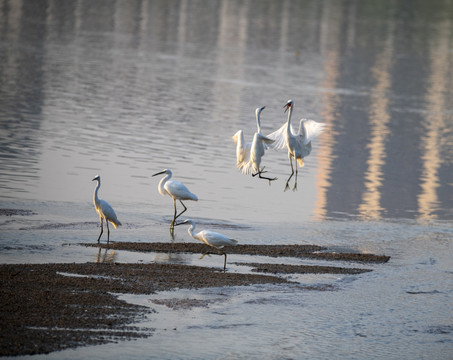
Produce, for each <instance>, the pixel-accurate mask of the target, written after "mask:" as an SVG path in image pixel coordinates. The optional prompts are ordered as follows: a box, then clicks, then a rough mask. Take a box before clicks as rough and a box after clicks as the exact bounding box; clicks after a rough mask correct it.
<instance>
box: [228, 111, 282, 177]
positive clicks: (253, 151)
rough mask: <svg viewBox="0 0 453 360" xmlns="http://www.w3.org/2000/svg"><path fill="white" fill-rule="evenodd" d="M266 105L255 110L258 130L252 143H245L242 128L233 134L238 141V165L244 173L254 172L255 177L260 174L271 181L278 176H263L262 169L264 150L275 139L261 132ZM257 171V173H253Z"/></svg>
mask: <svg viewBox="0 0 453 360" xmlns="http://www.w3.org/2000/svg"><path fill="white" fill-rule="evenodd" d="M265 108H266V107H265V106H263V107H260V108H257V109H256V110H255V117H256V127H257V132H256V133H255V134H254V136H253V141H252V142H251V143H247V144H244V135H243V132H242V130H239V131H238V132H237V133H236V134H234V136H233V140H234V141H235V143H236V165H237V167H238V168H239V169H240V170H241V171H242V173H243V174H252V176H253V177H255V176H256V175H258V176H259V177H260V178H261V179H265V180H269V184H270V182H271V181H274V180H277V178H269V177H266V176H262V174H263V173H264V172H265V171H264V167H263V168H261V169H260V164H261V158H262V157H263V156H264V151H265V150H266V149H267V144H272V143H273V142H274V140H272V139H269V138H267V137H266V136H264V135H262V134H261V121H260V115H261V111H263V110H264V109H265ZM253 172H255V173H253Z"/></svg>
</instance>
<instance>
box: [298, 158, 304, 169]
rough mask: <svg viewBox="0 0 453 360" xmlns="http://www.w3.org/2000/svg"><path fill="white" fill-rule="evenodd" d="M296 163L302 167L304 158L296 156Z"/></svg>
mask: <svg viewBox="0 0 453 360" xmlns="http://www.w3.org/2000/svg"><path fill="white" fill-rule="evenodd" d="M297 164H298V165H299V167H303V166H304V165H305V164H304V159H302V158H298V159H297Z"/></svg>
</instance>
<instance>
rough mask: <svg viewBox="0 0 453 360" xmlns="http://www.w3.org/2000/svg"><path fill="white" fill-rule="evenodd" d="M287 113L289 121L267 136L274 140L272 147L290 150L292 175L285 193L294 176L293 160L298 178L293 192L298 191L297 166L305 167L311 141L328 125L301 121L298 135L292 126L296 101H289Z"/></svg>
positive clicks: (287, 182)
mask: <svg viewBox="0 0 453 360" xmlns="http://www.w3.org/2000/svg"><path fill="white" fill-rule="evenodd" d="M284 108H285V112H286V111H287V110H289V111H288V120H287V121H286V123H285V124H283V125H282V126H281V127H280V129H278V130H276V131H274V132H273V133H271V134H269V135H267V137H268V138H270V139H272V140H274V143H273V144H271V145H270V146H271V147H272V148H274V149H276V150H279V149H284V148H285V147H286V148H287V149H288V158H289V163H290V165H291V175H290V176H289V178H288V180H287V181H286V186H285V191H286V190H288V189H289V181H290V180H291V178H292V177H293V175H294V167H293V162H292V158H294V160H295V165H296V171H295V172H296V178H295V182H294V188H293V190H296V189H297V165H298V164H299V167H303V166H304V157H306V156H308V155H310V153H311V141H312V140H313V139H314V138H315V137H317V136H318V135H319V134H321V132H322V131H323V130H324V127H325V126H326V124H322V123H319V122H316V121H314V120H307V119H301V120H300V123H299V131H298V132H297V133H296V132H295V131H294V129H293V127H292V125H291V115H292V113H293V108H294V101H293V100H288V102H287V103H286V104H285V106H284Z"/></svg>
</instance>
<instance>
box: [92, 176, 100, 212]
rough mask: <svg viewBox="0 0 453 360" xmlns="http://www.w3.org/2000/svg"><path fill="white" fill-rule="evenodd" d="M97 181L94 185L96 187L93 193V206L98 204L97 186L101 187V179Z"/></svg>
mask: <svg viewBox="0 0 453 360" xmlns="http://www.w3.org/2000/svg"><path fill="white" fill-rule="evenodd" d="M97 182H98V184H97V185H96V189H94V195H93V202H94V205H95V206H97V205H98V204H99V197H98V191H99V188H100V187H101V180H98V181H97Z"/></svg>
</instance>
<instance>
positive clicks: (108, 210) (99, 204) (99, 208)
mask: <svg viewBox="0 0 453 360" xmlns="http://www.w3.org/2000/svg"><path fill="white" fill-rule="evenodd" d="M95 180H96V181H97V182H98V184H97V186H96V189H95V190H94V196H93V202H94V207H95V209H96V212H97V213H98V214H99V217H100V219H101V233H100V234H99V237H98V242H99V240H100V239H101V235H102V233H103V232H104V220H105V222H106V224H107V243H108V242H109V240H110V229H109V222H111V223H112V225H113V226H114V227H115V229H116V228H117V227H118V226H120V225H121V223H120V221H119V220H118V218H117V217H116V214H115V211H114V210H113V208H112V207H111V206H110V204H109V203H108V202H107V201H105V200H102V199H99V197H98V191H99V188H100V187H101V177H100V176H99V175H96V177H95V178H94V179H93V180H92V181H95Z"/></svg>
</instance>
